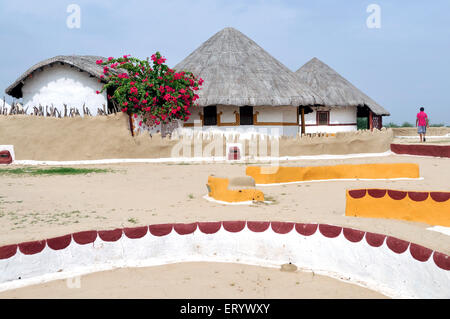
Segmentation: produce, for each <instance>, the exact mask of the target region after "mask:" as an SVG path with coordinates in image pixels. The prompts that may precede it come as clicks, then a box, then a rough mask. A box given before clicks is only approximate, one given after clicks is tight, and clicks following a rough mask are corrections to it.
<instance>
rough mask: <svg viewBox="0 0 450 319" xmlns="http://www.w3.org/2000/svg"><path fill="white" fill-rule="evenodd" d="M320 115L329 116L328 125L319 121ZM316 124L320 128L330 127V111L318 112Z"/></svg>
mask: <svg viewBox="0 0 450 319" xmlns="http://www.w3.org/2000/svg"><path fill="white" fill-rule="evenodd" d="M320 113H322V114H326V115H327V123H326V124H321V123H320V121H319V119H320ZM316 124H317V125H318V126H326V125H330V111H316Z"/></svg>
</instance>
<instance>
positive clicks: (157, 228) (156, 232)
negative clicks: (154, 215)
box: [148, 224, 173, 236]
mask: <svg viewBox="0 0 450 319" xmlns="http://www.w3.org/2000/svg"><path fill="white" fill-rule="evenodd" d="M172 228H173V225H172V224H159V225H150V226H148V230H149V232H150V234H152V235H153V236H166V235H169V234H170V232H171V231H172Z"/></svg>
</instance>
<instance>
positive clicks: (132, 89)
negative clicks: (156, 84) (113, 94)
mask: <svg viewBox="0 0 450 319" xmlns="http://www.w3.org/2000/svg"><path fill="white" fill-rule="evenodd" d="M130 94H138V89H137V87H135V86H133V87H131V88H130Z"/></svg>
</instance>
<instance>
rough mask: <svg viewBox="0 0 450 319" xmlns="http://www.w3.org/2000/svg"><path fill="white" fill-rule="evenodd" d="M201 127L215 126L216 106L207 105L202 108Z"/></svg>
mask: <svg viewBox="0 0 450 319" xmlns="http://www.w3.org/2000/svg"><path fill="white" fill-rule="evenodd" d="M203 125H205V126H208V125H217V106H215V105H209V106H206V107H204V108H203Z"/></svg>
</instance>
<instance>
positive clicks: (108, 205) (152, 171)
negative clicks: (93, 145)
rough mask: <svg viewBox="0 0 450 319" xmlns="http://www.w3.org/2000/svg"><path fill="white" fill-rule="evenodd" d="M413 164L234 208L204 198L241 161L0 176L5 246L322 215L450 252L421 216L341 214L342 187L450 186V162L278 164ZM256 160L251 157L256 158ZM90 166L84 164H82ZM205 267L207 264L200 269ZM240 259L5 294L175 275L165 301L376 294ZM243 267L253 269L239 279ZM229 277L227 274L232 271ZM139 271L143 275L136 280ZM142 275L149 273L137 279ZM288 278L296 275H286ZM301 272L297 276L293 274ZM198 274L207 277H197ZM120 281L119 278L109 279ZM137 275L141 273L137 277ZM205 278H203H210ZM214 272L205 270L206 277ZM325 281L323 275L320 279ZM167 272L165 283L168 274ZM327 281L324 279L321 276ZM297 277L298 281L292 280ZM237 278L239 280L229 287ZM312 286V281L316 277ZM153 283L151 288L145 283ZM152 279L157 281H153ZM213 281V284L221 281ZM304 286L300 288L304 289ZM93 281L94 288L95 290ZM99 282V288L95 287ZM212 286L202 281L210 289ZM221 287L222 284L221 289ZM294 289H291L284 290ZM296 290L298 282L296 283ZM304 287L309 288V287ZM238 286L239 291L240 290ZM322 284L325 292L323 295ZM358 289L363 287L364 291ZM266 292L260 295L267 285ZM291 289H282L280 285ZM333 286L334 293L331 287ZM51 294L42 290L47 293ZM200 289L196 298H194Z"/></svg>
mask: <svg viewBox="0 0 450 319" xmlns="http://www.w3.org/2000/svg"><path fill="white" fill-rule="evenodd" d="M400 162H405V163H417V164H419V166H420V175H421V176H422V177H424V179H423V180H409V181H408V180H403V181H330V182H309V183H302V184H290V185H280V186H263V187H260V188H259V189H261V190H262V191H263V192H264V194H265V196H266V198H267V199H270V200H272V201H273V203H272V204H270V205H265V204H258V205H256V204H253V205H249V206H229V205H222V204H217V203H213V202H209V201H207V200H205V199H204V198H202V197H203V196H204V195H205V194H206V193H207V190H206V186H205V184H206V181H207V177H208V175H210V174H215V175H221V176H224V175H226V176H242V175H245V168H246V165H245V164H237V163H236V164H218V163H216V164H115V165H97V166H89V167H97V168H99V167H101V168H108V169H111V170H112V172H110V173H91V174H87V175H81V176H39V177H31V176H30V177H24V176H22V177H12V176H1V177H0V178H1V187H0V196H1V198H0V245H5V244H11V243H18V242H22V241H29V240H38V239H44V238H50V237H54V236H60V235H64V234H67V233H72V232H77V231H83V230H91V229H113V228H116V227H133V226H140V225H148V224H157V223H171V222H181V223H183V222H185V223H188V222H195V221H218V220H272V221H295V222H314V223H317V222H320V223H328V224H335V225H339V226H345V227H353V228H357V229H360V230H363V231H370V232H376V233H382V234H387V235H391V236H395V237H398V238H401V239H404V240H407V241H411V242H414V243H417V244H420V245H423V246H425V247H429V248H431V249H434V250H438V251H441V252H443V253H446V254H450V237H449V236H448V235H445V234H443V233H440V232H436V231H432V230H428V229H427V228H429V227H430V225H427V224H423V223H416V222H408V221H400V220H389V219H372V218H355V217H346V216H345V190H346V189H352V188H391V189H401V190H417V191H450V186H449V182H448V181H449V180H450V170H449V167H450V166H449V164H450V159H444V158H426V157H415V156H387V157H373V158H359V159H356V158H355V159H346V160H305V161H300V162H289V163H281V164H285V165H286V164H287V165H302V166H308V165H335V164H346V163H347V164H350V163H354V164H357V163H400ZM253 164H254V163H253ZM83 167H87V166H83ZM203 267H205V268H203ZM246 267H250V266H243V265H231V264H226V265H221V264H217V265H214V267H210V266H208V265H203V264H198V263H192V264H177V265H169V266H164V267H152V268H148V269H121V270H115V271H110V272H104V273H101V274H100V273H97V274H92V275H89V276H84V277H83V279H82V281H83V283H84V282H86V286H84V284H83V287H86V290H84V288H83V289H81V290H76V291H75V292H73V291H72V290H71V291H66V292H65V293H63V292H61V290H64V288H63V286H64V285H65V283H64V281H58V282H53V283H48V284H45V285H41V286H39V287H38V286H36V287H26V288H22V289H19V290H17V291H15V292H8V293H2V294H0V298H1V297H7V298H8V297H21V298H23V297H31V298H37V297H39V296H41V295H45V296H46V297H49V298H52V297H56V298H59V297H62V298H65V297H74V298H76V297H81V296H82V297H87V298H96V297H100V298H101V297H108V298H109V297H111V298H113V297H117V298H121V297H126V296H128V294H129V295H130V296H135V297H138V298H139V297H142V298H146V297H154V296H156V295H148V294H147V293H143V292H142V291H143V290H142V289H141V290H139V289H138V288H136V287H137V286H136V285H137V284H139V285H143V286H142V287H144V286H145V287H154V286H159V287H163V286H165V285H167V282H166V281H167V280H169V279H167V278H169V277H164V276H169V275H168V274H169V273H170V272H171V271H172V277H171V278H173V280H172V279H171V280H169V283H170V284H169V286H170V285H173V287H177V285H181V284H182V285H184V287H186V290H183V289H181V290H180V291H178V290H177V289H175V288H174V289H165V290H164V289H162V290H161V289H160V290H159V291H158V292H157V293H156V292H155V294H157V295H158V297H162V298H167V297H169V298H177V297H182V294H183V293H186V294H187V297H190V298H195V297H199V298H201V297H202V295H201V293H203V292H196V291H203V290H204V293H205V294H206V295H207V296H215V297H216V296H217V297H221V296H223V297H226V298H231V297H239V298H240V297H249V298H253V297H255V298H260V297H261V298H263V297H271V298H277V296H278V297H279V298H284V296H285V297H286V298H289V296H290V294H289V293H288V292H289V289H291V288H292V289H295V293H294V292H293V295H292V296H298V298H304V297H305V298H308V297H311V298H316V297H319V298H320V297H321V296H322V297H330V298H347V297H348V298H354V297H355V296H357V297H362V298H365V297H370V298H371V296H372V297H380V296H379V295H376V294H373V292H370V291H362V290H365V288H361V287H358V286H355V285H350V287H353V289H355V290H354V291H350V290H352V289H350V288H348V287H347V286H346V287H347V288H348V289H349V290H346V289H347V288H340V287H341V284H342V282H340V281H337V280H335V279H330V278H324V279H320V280H316V279H314V280H313V281H311V282H309V284H311V285H314V287H315V288H314V289H313V288H311V287H309V286H308V285H309V284H308V285H306V284H305V282H307V281H308V280H307V279H306V278H310V277H308V276H311V275H310V274H309V275H308V273H301V272H299V273H295V274H292V273H290V274H286V273H284V272H281V271H279V270H276V269H262V268H261V269H260V268H258V267H254V268H252V267H250V268H246ZM210 268H211V269H218V271H219V273H220V274H223V275H224V277H223V278H222V279H220V278H219V277H217V276H216V277H215V276H212V277H211V278H210V279H205V281H201V280H187V279H184V277H183V276H182V274H189V275H186V276H188V277H190V278H197V277H196V276H200V275H201V274H202V271H203V269H210ZM240 270H243V271H244V272H245V273H246V274H247V275H248V276H246V277H245V276H244V277H242V276H241V277H239V276H238V277H236V276H237V273H238V272H239V271H240ZM258 273H259V274H261V278H263V277H265V276H267V277H268V278H271V280H270V283H268V282H267V283H265V284H266V289H265V290H264V289H262V288H261V287H262V286H258V285H257V284H256V283H255V282H252V280H254V278H255V277H254V276H256V275H255V274H258ZM226 274H228V275H226ZM140 276H141V277H140ZM142 276H144V277H146V278H147V277H148V278H152V280H147V281H145V280H141V279H142ZM284 276H292V277H289V278H288V277H284ZM297 276H298V277H297ZM200 277H201V276H200ZM113 278H114V279H113ZM139 278H141V279H139ZM205 278H206V277H205ZM208 278H209V277H208ZM317 278H319V277H317ZM166 279H167V280H166ZM322 280H323V281H322ZM297 281H299V282H300V283H301V284H299V285H296V284H295V283H296V282H297ZM232 282H234V283H235V286H231V283H232ZM314 283H316V284H314ZM146 285H150V286H146ZM152 285H154V286H152ZM208 285H211V286H212V285H215V288H212V287H209V286H208ZM299 286H300V287H299ZM89 287H91V288H89ZM93 287H95V289H94V288H93ZM205 287H206V288H205ZM207 287H209V288H207ZM219 287H220V289H219ZM287 287H291V288H289V289H288V288H287ZM298 288H300V289H298ZM303 288H304V289H303ZM239 289H242V292H240V291H239ZM324 289H325V291H326V292H323V291H324ZM361 289H362V290H361ZM264 291H265V293H266V295H264V293H263V292H264ZM283 291H284V292H286V294H284V292H283ZM333 291H335V292H336V294H334V293H333ZM43 292H45V293H44V294H42V293H43ZM197 293H198V295H197Z"/></svg>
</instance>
